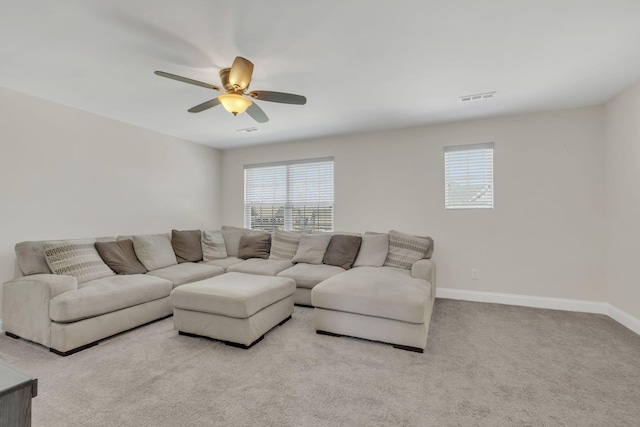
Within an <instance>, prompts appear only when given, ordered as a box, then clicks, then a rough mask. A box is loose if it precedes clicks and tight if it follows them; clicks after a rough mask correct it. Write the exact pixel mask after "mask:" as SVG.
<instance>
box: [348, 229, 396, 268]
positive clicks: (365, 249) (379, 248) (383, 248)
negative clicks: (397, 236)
mask: <svg viewBox="0 0 640 427" xmlns="http://www.w3.org/2000/svg"><path fill="white" fill-rule="evenodd" d="M388 253H389V235H388V234H386V233H384V234H365V235H364V236H362V244H361V245H360V252H358V257H357V258H356V261H355V262H354V263H353V266H354V267H365V266H368V267H382V266H383V265H384V261H385V260H386V259H387V254H388Z"/></svg>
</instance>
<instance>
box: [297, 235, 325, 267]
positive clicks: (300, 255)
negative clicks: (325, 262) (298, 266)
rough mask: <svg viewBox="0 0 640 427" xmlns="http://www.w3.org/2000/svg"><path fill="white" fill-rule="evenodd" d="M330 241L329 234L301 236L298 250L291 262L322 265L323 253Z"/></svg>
mask: <svg viewBox="0 0 640 427" xmlns="http://www.w3.org/2000/svg"><path fill="white" fill-rule="evenodd" d="M330 241H331V234H303V235H302V236H300V244H299V245H298V250H297V251H296V254H295V256H294V257H293V259H292V260H291V262H306V263H307V264H322V259H323V258H324V253H325V252H326V250H327V246H329V242H330Z"/></svg>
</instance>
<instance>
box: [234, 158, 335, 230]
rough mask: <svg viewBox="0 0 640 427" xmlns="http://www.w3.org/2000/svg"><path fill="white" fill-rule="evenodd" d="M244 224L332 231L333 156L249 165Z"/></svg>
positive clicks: (248, 226)
mask: <svg viewBox="0 0 640 427" xmlns="http://www.w3.org/2000/svg"><path fill="white" fill-rule="evenodd" d="M244 225H245V227H246V228H252V229H257V230H265V231H273V230H275V229H276V228H280V229H284V230H318V231H331V230H333V157H331V158H322V159H309V160H299V161H292V162H279V163H266V164H258V165H246V166H245V167H244Z"/></svg>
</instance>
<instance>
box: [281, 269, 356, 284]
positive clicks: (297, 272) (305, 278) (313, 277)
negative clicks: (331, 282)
mask: <svg viewBox="0 0 640 427" xmlns="http://www.w3.org/2000/svg"><path fill="white" fill-rule="evenodd" d="M345 271H347V270H345V269H344V268H342V267H338V266H335V265H326V264H307V263H300V264H296V265H294V266H293V267H291V268H287V269H286V270H284V271H281V272H280V273H278V277H288V278H290V279H293V280H295V281H296V286H297V287H298V288H306V289H312V288H313V287H314V286H315V285H317V284H318V283H320V282H322V281H323V280H325V279H328V278H329V277H332V276H335V275H336V274H340V273H344V272H345Z"/></svg>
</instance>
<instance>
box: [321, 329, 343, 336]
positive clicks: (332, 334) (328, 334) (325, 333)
mask: <svg viewBox="0 0 640 427" xmlns="http://www.w3.org/2000/svg"><path fill="white" fill-rule="evenodd" d="M316 334H318V335H327V336H329V337H341V336H342V335H340V334H334V333H333V332H327V331H321V330H319V329H317V330H316Z"/></svg>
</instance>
